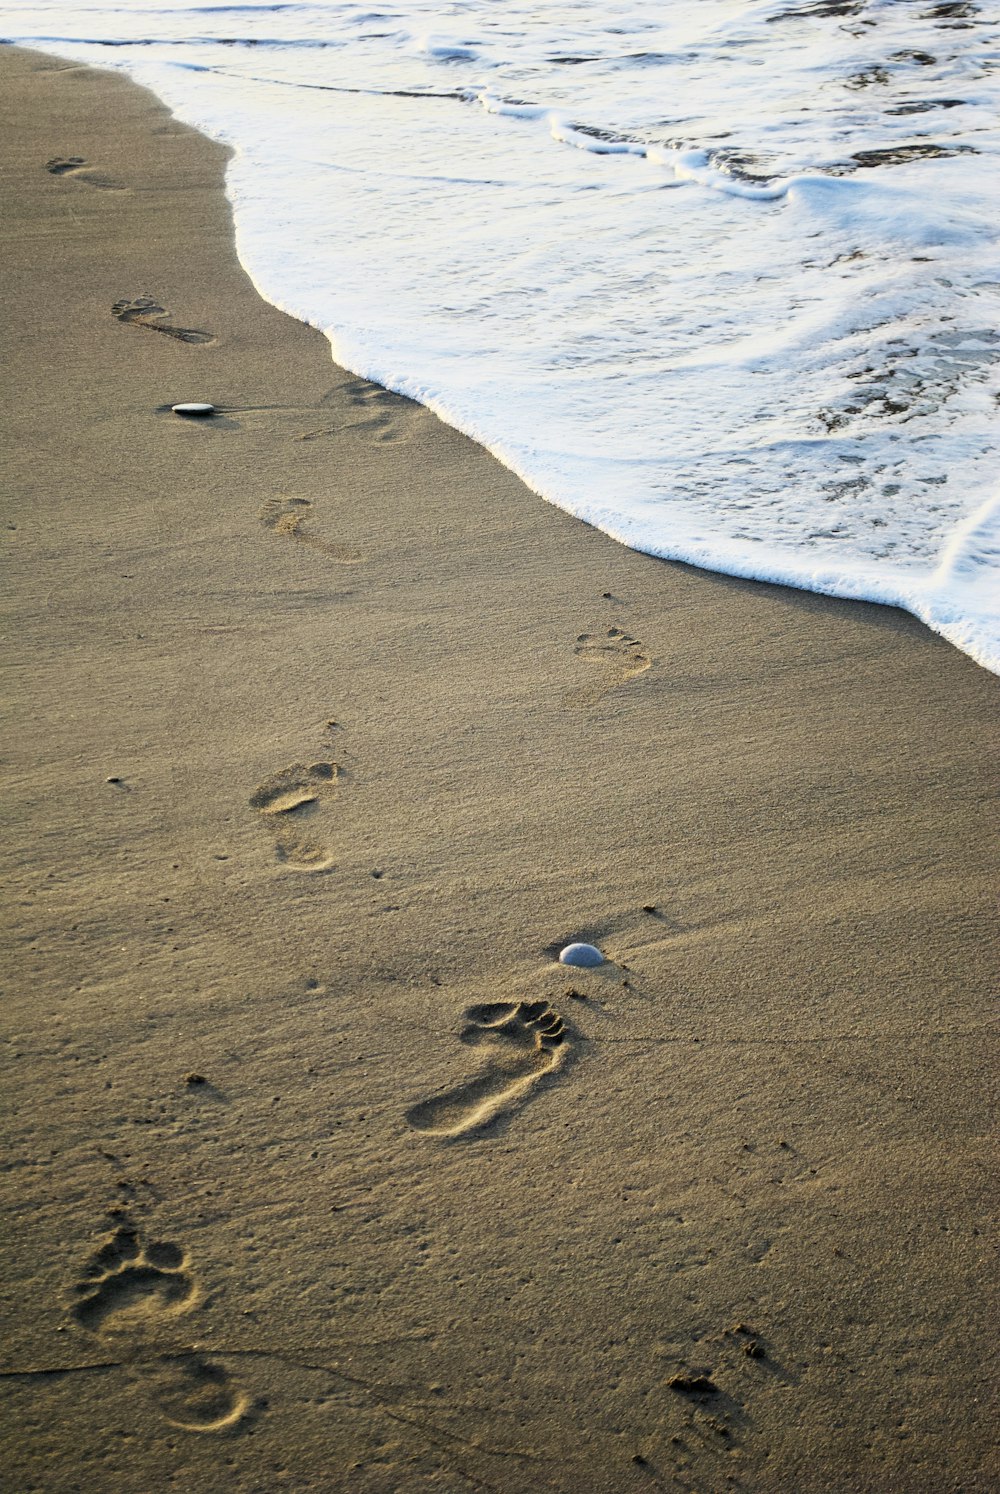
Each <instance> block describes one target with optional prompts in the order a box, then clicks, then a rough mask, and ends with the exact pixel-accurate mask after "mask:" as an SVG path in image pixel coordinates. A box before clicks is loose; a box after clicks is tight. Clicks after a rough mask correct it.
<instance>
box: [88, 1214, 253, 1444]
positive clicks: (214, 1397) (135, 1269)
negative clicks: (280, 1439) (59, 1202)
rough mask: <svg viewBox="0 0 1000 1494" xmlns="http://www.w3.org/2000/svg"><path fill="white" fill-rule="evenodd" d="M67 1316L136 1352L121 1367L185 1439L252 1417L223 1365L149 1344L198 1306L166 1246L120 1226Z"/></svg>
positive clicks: (186, 1274)
mask: <svg viewBox="0 0 1000 1494" xmlns="http://www.w3.org/2000/svg"><path fill="white" fill-rule="evenodd" d="M73 1297H74V1300H73V1303H72V1305H71V1308H70V1312H71V1315H72V1317H73V1319H74V1320H75V1322H76V1323H77V1324H78V1325H79V1327H80V1328H82V1329H84V1330H85V1331H86V1332H87V1333H90V1334H94V1335H99V1336H101V1337H112V1338H114V1339H115V1340H116V1341H121V1340H122V1339H123V1338H125V1337H126V1336H128V1337H130V1338H131V1339H132V1340H133V1342H134V1343H135V1344H136V1349H135V1350H134V1351H133V1353H132V1354H131V1355H129V1354H128V1351H127V1349H126V1350H125V1362H126V1363H128V1364H129V1365H130V1367H131V1368H132V1370H133V1373H134V1374H135V1377H136V1379H137V1380H138V1381H139V1383H140V1384H141V1385H142V1386H143V1388H144V1389H145V1391H146V1393H147V1394H148V1395H149V1396H150V1398H151V1399H152V1401H153V1403H154V1405H155V1406H156V1407H157V1410H158V1411H159V1412H160V1414H162V1415H163V1416H164V1417H165V1418H166V1420H167V1421H168V1422H169V1423H170V1424H171V1425H172V1426H175V1427H178V1428H180V1429H182V1430H184V1431H189V1432H222V1431H226V1430H228V1429H229V1428H231V1427H236V1426H238V1425H239V1424H240V1423H241V1422H242V1421H244V1420H245V1418H246V1417H247V1415H248V1413H249V1412H250V1410H251V1399H250V1397H249V1396H248V1395H247V1394H246V1393H245V1392H244V1391H243V1390H241V1389H240V1388H239V1387H238V1386H236V1385H234V1384H233V1383H232V1380H231V1377H230V1374H229V1371H228V1370H227V1369H226V1367H225V1366H224V1365H223V1364H220V1363H219V1362H218V1361H216V1360H212V1359H209V1358H207V1357H206V1356H205V1355H203V1354H199V1353H196V1352H184V1353H174V1354H170V1353H167V1354H164V1353H157V1352H156V1351H155V1349H152V1350H151V1349H150V1348H149V1347H148V1345H150V1342H151V1340H153V1339H155V1337H156V1335H157V1333H158V1331H159V1330H162V1329H164V1328H165V1327H167V1326H169V1325H170V1323H171V1322H172V1321H173V1319H175V1318H177V1317H179V1316H180V1315H181V1314H183V1313H186V1312H188V1311H189V1310H190V1309H191V1308H192V1307H193V1306H195V1304H196V1303H197V1302H198V1300H199V1293H198V1289H197V1284H196V1282H195V1279H194V1276H193V1274H192V1271H191V1263H190V1260H189V1258H188V1255H187V1253H186V1252H185V1251H184V1250H183V1249H182V1248H181V1246H179V1245H177V1244H175V1243H174V1242H173V1241H172V1240H146V1239H145V1238H144V1236H143V1234H142V1233H141V1231H140V1230H139V1229H138V1228H137V1227H136V1226H135V1225H133V1224H131V1223H124V1224H119V1225H118V1226H117V1228H116V1229H115V1230H114V1232H113V1233H112V1234H110V1235H109V1236H108V1238H107V1239H106V1240H105V1241H104V1242H103V1244H102V1245H100V1246H99V1247H98V1249H97V1250H96V1251H95V1252H94V1254H93V1255H92V1256H91V1258H90V1260H89V1261H88V1262H87V1264H86V1266H85V1267H84V1269H83V1271H82V1273H81V1275H80V1278H79V1280H78V1281H77V1282H76V1283H75V1287H74V1293H73Z"/></svg>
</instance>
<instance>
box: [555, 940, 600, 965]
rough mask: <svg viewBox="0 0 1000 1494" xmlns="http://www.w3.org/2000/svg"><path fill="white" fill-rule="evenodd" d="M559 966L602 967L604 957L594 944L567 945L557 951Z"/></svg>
mask: <svg viewBox="0 0 1000 1494" xmlns="http://www.w3.org/2000/svg"><path fill="white" fill-rule="evenodd" d="M559 963H560V965H585V966H592V965H603V964H604V956H603V955H602V954H601V951H600V950H599V949H598V948H597V945H596V944H567V946H566V948H565V949H561V950H560V951H559Z"/></svg>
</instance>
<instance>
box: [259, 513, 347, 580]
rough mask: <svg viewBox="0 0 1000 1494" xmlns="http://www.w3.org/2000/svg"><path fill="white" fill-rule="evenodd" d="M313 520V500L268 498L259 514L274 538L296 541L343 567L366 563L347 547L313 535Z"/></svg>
mask: <svg viewBox="0 0 1000 1494" xmlns="http://www.w3.org/2000/svg"><path fill="white" fill-rule="evenodd" d="M313 516H314V504H313V501H312V499H311V498H269V499H268V500H267V502H266V503H265V504H264V507H263V508H262V509H261V511H260V522H261V523H262V524H263V526H264V528H265V529H270V531H271V533H272V534H280V535H284V536H285V538H286V539H292V540H297V541H298V543H299V544H300V545H308V546H309V548H310V549H311V550H318V551H319V553H320V554H321V555H329V557H330V559H331V560H339V561H340V563H341V565H357V564H358V563H359V562H360V561H361V560H363V559H364V557H363V556H361V555H359V554H358V553H357V551H356V550H352V549H350V548H349V547H348V546H347V545H338V544H334V543H332V542H331V541H330V540H326V539H322V538H321V537H320V536H319V535H318V534H314V533H313V531H312V529H311V527H310V521H311V520H312V518H313Z"/></svg>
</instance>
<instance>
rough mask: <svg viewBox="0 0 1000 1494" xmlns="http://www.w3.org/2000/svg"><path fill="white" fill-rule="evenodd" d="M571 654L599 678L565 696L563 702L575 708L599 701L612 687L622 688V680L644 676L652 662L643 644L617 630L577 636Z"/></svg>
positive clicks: (609, 629) (612, 629)
mask: <svg viewBox="0 0 1000 1494" xmlns="http://www.w3.org/2000/svg"><path fill="white" fill-rule="evenodd" d="M573 652H574V653H575V654H576V656H577V657H578V658H580V659H585V660H586V661H587V663H588V664H590V665H593V666H595V667H596V668H597V669H599V670H600V676H599V678H598V679H597V680H596V681H595V683H594V684H593V685H592V686H589V687H584V688H582V689H579V690H571V691H569V692H568V693H567V695H566V697H565V698H566V700H567V702H569V703H570V704H577V705H586V704H590V703H592V702H593V701H596V700H600V698H601V696H602V695H606V694H607V693H608V691H609V690H613V689H614V687H615V686H616V685H624V684H625V682H626V680H631V679H635V677H636V675H639V674H645V672H646V670H647V669H648V668H649V667H650V665H651V664H652V662H653V660H652V658H651V657H650V655H649V654H648V653H647V652H646V647H645V644H643V643H640V642H639V639H638V638H633V637H632V636H631V634H629V633H624V632H623V631H622V629H621V628H608V629H606V631H605V632H603V633H581V634H580V636H579V637H578V638H577V640H576V644H575V647H574V649H573Z"/></svg>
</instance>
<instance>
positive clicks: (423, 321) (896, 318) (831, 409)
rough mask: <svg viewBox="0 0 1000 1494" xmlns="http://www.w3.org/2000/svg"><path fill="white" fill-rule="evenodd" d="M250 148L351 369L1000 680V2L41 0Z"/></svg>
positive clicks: (250, 235) (711, 563) (640, 519)
mask: <svg viewBox="0 0 1000 1494" xmlns="http://www.w3.org/2000/svg"><path fill="white" fill-rule="evenodd" d="M0 30H2V31H3V34H4V36H5V38H6V39H7V40H10V41H17V42H21V43H23V44H25V45H29V46H35V47H39V48H41V49H43V50H48V51H52V52H55V53H56V54H58V55H60V56H63V57H68V58H72V59H74V60H80V61H85V62H89V63H93V64H96V65H98V66H104V67H113V68H117V69H122V70H124V71H126V72H127V73H129V75H130V76H132V77H133V78H134V79H135V80H136V81H137V82H139V83H142V84H145V85H146V86H148V87H150V88H151V89H153V90H154V91H155V92H156V93H157V94H159V95H160V96H161V97H162V98H163V99H164V100H165V102H166V103H167V104H168V105H169V107H170V108H171V109H172V110H173V111H174V113H175V114H176V115H177V116H178V117H179V118H181V119H183V120H185V121H186V122H187V123H189V124H192V125H194V126H196V127H198V128H200V129H202V130H204V131H205V132H206V133H207V134H209V135H211V136H213V137H214V138H215V139H217V140H221V141H223V142H225V143H226V144H228V145H230V146H231V147H232V148H233V150H234V156H233V159H232V161H231V163H230V166H229V171H228V191H229V195H230V198H231V201H232V204H233V210H234V216H235V222H236V233H237V243H238V249H239V253H240V257H241V259H242V261H243V263H244V265H245V266H246V268H247V270H248V272H249V273H250V275H251V276H252V278H253V280H254V282H255V284H256V285H257V287H258V288H259V290H260V291H261V292H262V294H263V295H265V296H266V297H267V298H268V299H269V300H270V301H272V302H274V303H275V304H276V305H278V306H280V307H282V308H283V309H285V310H287V311H289V312H290V313H291V314H292V315H294V316H297V317H299V318H301V319H302V320H304V321H307V322H309V323H311V324H312V325H314V326H316V327H319V328H321V329H322V330H323V331H324V332H325V333H326V335H327V337H328V338H329V340H330V343H331V345H332V348H333V353H334V356H335V357H336V359H337V361H338V362H339V363H341V364H343V365H345V366H346V367H348V368H350V369H352V370H353V371H355V372H357V373H359V374H363V375H366V376H367V377H369V378H372V379H375V380H377V381H378V382H380V383H383V384H385V385H387V386H388V387H389V388H391V389H394V390H397V391H398V392H400V393H403V394H407V395H409V396H411V397H412V398H415V399H418V400H421V401H423V402H424V403H425V404H427V405H429V406H430V407H431V408H432V409H434V410H436V411H437V412H438V414H440V415H441V416H442V417H443V418H444V419H445V420H447V421H449V422H451V423H452V424H454V425H456V426H458V427H459V428H460V429H462V430H464V431H466V432H467V433H468V434H469V435H471V436H474V437H475V438H477V439H478V440H480V441H481V442H483V444H485V445H486V446H488V447H489V449H490V450H491V451H493V452H495V453H496V455H497V456H498V457H499V458H500V459H501V460H502V461H504V462H505V463H507V465H508V466H510V467H511V468H513V469H514V470H515V471H516V472H518V473H519V474H520V475H521V476H522V477H523V478H524V479H525V481H526V482H527V483H528V484H529V485H530V486H531V487H533V488H534V489H535V490H536V491H537V492H538V493H540V494H541V495H543V496H544V497H545V498H547V499H549V500H550V501H552V502H553V503H556V504H558V505H559V506H560V507H562V508H564V509H566V510H568V511H569V512H570V513H573V514H576V515H577V516H579V517H580V518H581V519H584V520H586V521H587V522H588V523H591V524H594V525H597V526H598V527H599V528H601V529H603V530H605V531H606V532H607V533H608V534H611V535H613V536H614V537H615V538H617V539H619V540H621V541H622V542H624V543H625V544H627V545H631V546H632V547H634V548H636V549H639V550H643V551H646V552H648V553H650V554H653V555H658V556H663V557H664V558H673V559H679V560H685V561H689V562H692V563H693V564H696V565H699V566H704V567H708V568H711V569H715V570H720V571H725V572H728V573H731V574H734V575H740V576H746V577H754V578H759V579H763V580H770V581H778V582H783V583H786V584H789V585H792V586H799V587H806V588H809V589H811V590H815V591H820V592H826V593H830V594H833V595H837V596H843V597H854V598H864V599H867V600H870V601H878V602H886V603H890V604H894V605H898V606H901V607H905V608H907V609H909V610H910V611H911V612H913V613H915V614H916V615H917V616H918V617H920V618H922V619H923V620H924V621H925V622H926V623H928V624H929V625H930V626H931V627H932V628H934V629H935V630H936V631H938V632H939V633H941V634H943V635H944V636H945V637H946V638H948V639H950V640H951V641H952V642H953V643H955V644H956V645H957V646H958V647H959V648H961V649H963V650H965V652H967V653H969V654H971V655H972V657H973V658H975V659H977V660H978V661H979V662H980V663H982V664H984V665H985V666H986V667H988V668H990V669H993V670H995V671H998V672H1000V479H998V463H997V456H998V449H1000V436H998V425H997V415H998V399H1000V318H998V315H997V313H998V309H1000V254H998V249H997V239H996V223H997V221H998V220H1000V211H998V209H1000V169H998V161H997V155H998V147H1000V127H998V119H1000V114H998V110H997V102H998V100H997V92H998V90H997V88H996V83H995V78H996V71H997V63H998V60H1000V24H998V23H997V21H996V20H995V19H994V18H993V16H991V15H990V14H989V13H988V12H987V11H986V9H985V8H983V9H980V8H979V7H978V6H977V5H975V4H963V5H958V6H956V5H954V4H952V5H935V4H933V3H930V0H823V3H821V4H816V3H813V4H802V3H797V0H701V3H699V4H698V5H697V6H693V5H690V4H689V3H687V0H655V3H654V0H629V3H625V0H601V3H600V4H597V0H567V3H565V4H562V5H560V6H557V7H550V8H545V7H536V6H534V5H529V4H527V3H522V0H507V3H505V4H504V5H503V6H496V5H492V4H490V3H489V0H468V3H464V4H462V5H457V4H453V5H451V6H449V7H446V8H445V9H444V10H441V9H440V8H439V7H435V6H432V5H429V4H426V3H424V0H409V3H407V4H406V5H398V4H397V5H394V6H389V7H387V8H380V9H378V10H374V9H367V8H366V7H364V6H361V5H353V4H338V3H312V4H294V3H292V4H289V3H284V4H279V5H267V4H253V3H243V4H239V5H233V6H227V5H223V4H215V5H213V4H200V5H191V6H185V5H183V4H178V5H172V6H169V7H167V6H164V5H162V4H161V5H153V4H144V3H138V0H137V3H135V4H132V5H129V6H127V7H123V6H121V5H117V6H113V5H110V4H102V3H97V0H85V3H83V4H75V5H73V6H68V5H65V4H57V3H50V0H41V3H35V4H34V5H32V6H31V7H30V9H29V8H27V7H21V6H17V5H10V4H8V5H4V6H0Z"/></svg>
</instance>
